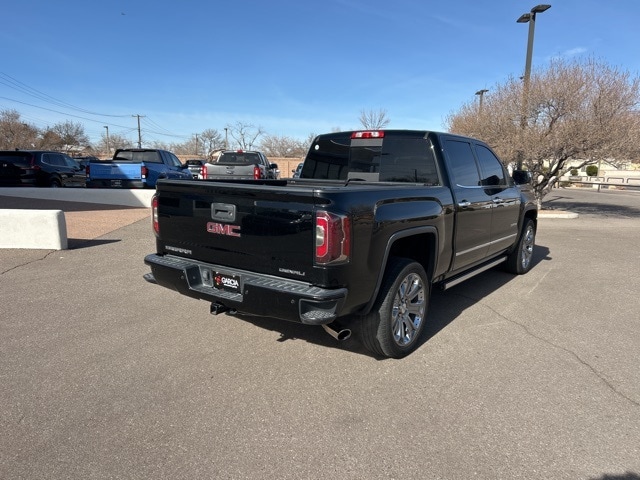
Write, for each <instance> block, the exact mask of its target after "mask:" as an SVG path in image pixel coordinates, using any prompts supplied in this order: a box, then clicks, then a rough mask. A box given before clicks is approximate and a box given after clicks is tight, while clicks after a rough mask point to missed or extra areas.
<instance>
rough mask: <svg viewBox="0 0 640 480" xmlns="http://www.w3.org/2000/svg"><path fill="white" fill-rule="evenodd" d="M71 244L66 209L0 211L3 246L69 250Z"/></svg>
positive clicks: (0, 235)
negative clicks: (68, 237) (68, 236)
mask: <svg viewBox="0 0 640 480" xmlns="http://www.w3.org/2000/svg"><path fill="white" fill-rule="evenodd" d="M67 246H68V243H67V223H66V221H65V217H64V212H63V211H62V210H15V209H1V210H0V248H37V249H44V250H65V249H66V248H67Z"/></svg>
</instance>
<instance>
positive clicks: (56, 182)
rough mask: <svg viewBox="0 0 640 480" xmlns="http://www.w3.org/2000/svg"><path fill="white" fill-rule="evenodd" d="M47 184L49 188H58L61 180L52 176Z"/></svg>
mask: <svg viewBox="0 0 640 480" xmlns="http://www.w3.org/2000/svg"><path fill="white" fill-rule="evenodd" d="M49 186H50V187H51V188H60V187H62V182H61V181H60V179H59V178H56V177H54V178H52V179H51V180H50V181H49Z"/></svg>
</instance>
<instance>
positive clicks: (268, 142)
mask: <svg viewBox="0 0 640 480" xmlns="http://www.w3.org/2000/svg"><path fill="white" fill-rule="evenodd" d="M260 149H261V150H262V151H263V152H264V153H265V155H267V156H270V157H288V158H300V157H302V156H304V155H305V153H307V149H308V144H307V143H305V142H301V141H300V140H296V139H295V138H292V137H286V136H277V135H266V136H265V137H264V138H263V139H262V141H261V142H260Z"/></svg>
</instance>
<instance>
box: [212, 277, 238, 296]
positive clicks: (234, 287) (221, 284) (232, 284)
mask: <svg viewBox="0 0 640 480" xmlns="http://www.w3.org/2000/svg"><path fill="white" fill-rule="evenodd" d="M213 286H214V287H215V288H218V289H220V290H226V291H227V292H234V293H240V292H241V285H240V277H239V276H237V275H227V274H226V273H220V272H216V273H215V274H214V276H213Z"/></svg>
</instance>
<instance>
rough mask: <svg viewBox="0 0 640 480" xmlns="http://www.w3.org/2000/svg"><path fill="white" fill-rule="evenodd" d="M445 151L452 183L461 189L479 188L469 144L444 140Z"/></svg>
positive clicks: (478, 178) (476, 166) (476, 171)
mask: <svg viewBox="0 0 640 480" xmlns="http://www.w3.org/2000/svg"><path fill="white" fill-rule="evenodd" d="M445 151H446V153H447V158H448V159H449V169H450V173H451V176H452V177H453V178H452V183H454V184H456V185H459V186H463V187H478V186H480V174H479V173H478V165H477V164H476V161H475V158H474V156H473V151H472V150H471V144H470V143H468V142H461V141H457V140H446V141H445Z"/></svg>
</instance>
